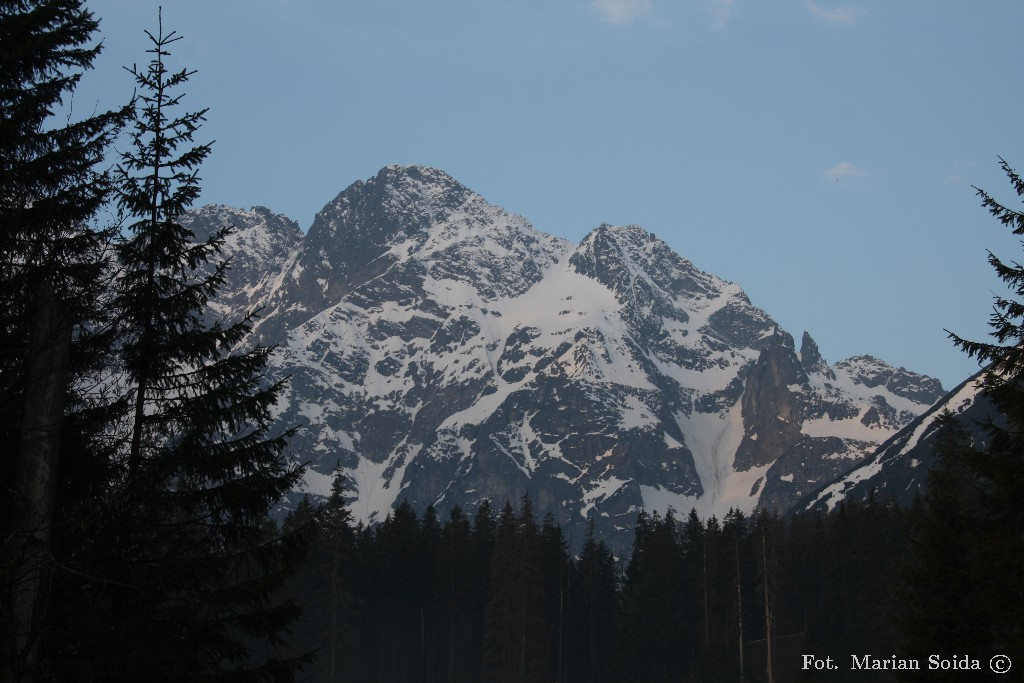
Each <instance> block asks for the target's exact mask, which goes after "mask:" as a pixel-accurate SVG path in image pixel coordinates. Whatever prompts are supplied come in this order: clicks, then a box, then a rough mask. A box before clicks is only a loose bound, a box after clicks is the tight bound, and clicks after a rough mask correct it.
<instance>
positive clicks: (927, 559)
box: [898, 412, 990, 681]
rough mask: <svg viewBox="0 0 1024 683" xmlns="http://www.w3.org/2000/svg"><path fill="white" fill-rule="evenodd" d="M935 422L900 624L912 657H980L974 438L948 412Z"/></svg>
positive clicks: (983, 631)
mask: <svg viewBox="0 0 1024 683" xmlns="http://www.w3.org/2000/svg"><path fill="white" fill-rule="evenodd" d="M937 423H938V430H939V431H938V447H937V456H938V462H937V464H936V465H935V467H934V468H933V469H932V470H931V471H930V472H929V476H928V484H927V488H926V490H925V493H924V495H923V497H922V499H923V506H922V509H921V511H920V512H919V513H918V514H916V515H915V523H914V525H913V528H912V532H913V535H912V536H911V540H910V557H909V558H908V561H907V562H906V564H905V566H904V569H903V576H902V577H901V578H902V582H901V587H900V596H899V597H900V599H901V605H902V609H901V610H900V611H899V613H898V619H899V622H900V629H901V633H902V643H901V647H902V649H903V651H904V653H905V655H906V656H907V657H918V658H924V657H925V656H926V655H927V654H929V653H935V652H947V651H960V650H963V651H969V652H976V653H979V654H981V653H983V652H984V651H985V650H986V649H987V646H988V644H989V643H988V641H989V640H990V635H989V630H990V624H989V620H988V617H987V615H986V614H985V611H984V607H983V604H982V602H981V600H979V586H978V584H977V567H978V563H979V560H981V561H982V562H984V561H985V560H983V559H982V558H979V557H978V550H979V548H977V547H975V546H974V541H975V539H976V534H978V533H979V532H982V529H981V526H980V524H979V519H978V513H979V512H980V510H978V508H977V500H976V495H975V490H976V489H975V487H974V486H972V484H971V474H970V472H969V470H968V469H967V466H966V463H967V460H968V458H969V457H971V449H970V446H969V439H968V436H967V434H966V432H965V431H964V429H963V427H962V426H961V425H960V424H958V422H957V420H956V418H955V417H954V416H953V415H952V414H951V413H949V412H945V413H943V414H942V415H941V416H940V417H939V418H938V420H937ZM958 648H959V649H958ZM958 675H960V674H958V673H957V672H945V674H943V673H942V672H934V671H931V672H929V671H922V672H920V673H919V674H918V675H917V678H916V679H913V678H910V677H908V679H909V680H927V679H933V678H934V679H935V680H950V681H952V680H956V679H957V676H958ZM943 677H944V678H943Z"/></svg>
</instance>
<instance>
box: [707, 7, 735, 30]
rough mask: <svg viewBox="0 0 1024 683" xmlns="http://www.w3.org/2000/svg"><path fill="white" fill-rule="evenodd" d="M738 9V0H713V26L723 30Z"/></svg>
mask: <svg viewBox="0 0 1024 683" xmlns="http://www.w3.org/2000/svg"><path fill="white" fill-rule="evenodd" d="M735 10H736V0H713V2H712V3H711V27H712V28H714V29H715V30H716V31H721V30H722V29H724V28H725V27H726V25H727V24H728V23H729V19H731V18H732V13H733V12H734V11H735Z"/></svg>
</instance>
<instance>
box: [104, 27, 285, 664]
mask: <svg viewBox="0 0 1024 683" xmlns="http://www.w3.org/2000/svg"><path fill="white" fill-rule="evenodd" d="M147 35H148V37H149V41H150V44H151V47H150V49H149V50H148V52H149V54H150V55H151V58H150V61H149V63H148V64H147V65H146V67H145V68H143V69H139V68H137V67H133V68H132V69H130V72H131V74H132V75H133V77H134V79H135V82H136V85H137V88H138V93H139V95H138V99H137V102H138V105H137V112H136V115H135V118H134V122H133V127H132V131H131V145H130V149H129V150H128V151H127V152H125V153H124V154H123V155H122V160H121V163H120V164H119V166H118V167H117V169H116V173H115V176H116V178H115V179H116V183H117V191H118V202H119V205H120V208H121V210H122V212H123V215H124V216H125V218H126V219H127V221H128V226H127V230H128V232H127V234H126V236H125V238H124V239H123V240H122V241H121V242H119V243H118V244H117V245H116V253H117V259H118V268H119V273H118V278H117V280H116V292H115V297H114V303H113V306H114V308H115V310H116V312H117V314H118V316H119V327H118V332H119V345H118V346H117V347H116V349H115V352H114V353H113V354H112V357H111V358H112V360H111V362H112V363H117V364H118V366H117V370H118V371H119V377H120V380H119V387H120V389H121V391H122V396H123V397H124V399H125V400H124V405H125V407H126V409H125V411H124V414H123V417H122V419H121V420H120V422H118V423H117V424H115V425H114V426H113V430H114V433H115V435H116V436H118V437H121V440H120V444H121V449H120V451H119V454H118V460H117V464H118V465H119V467H120V470H119V472H118V475H117V478H116V479H115V480H114V481H112V482H111V487H110V490H111V494H110V498H109V499H108V501H107V504H106V506H105V508H104V513H105V514H106V515H107V518H106V519H107V525H108V528H109V529H110V530H111V532H110V535H111V538H110V541H109V542H110V544H111V545H114V546H115V548H114V551H113V552H111V553H110V555H109V556H108V557H107V558H106V560H105V562H106V565H105V566H103V567H100V568H97V571H98V572H99V573H101V576H102V578H103V580H104V581H106V582H107V583H109V584H111V585H114V586H117V587H118V588H115V589H113V590H109V591H107V592H106V594H109V595H110V596H111V602H110V605H109V612H108V614H107V618H106V620H105V621H103V623H102V624H101V625H100V627H101V628H102V627H106V629H107V634H105V635H103V636H102V638H101V641H100V642H102V645H101V646H100V647H98V648H97V650H96V651H94V652H93V653H92V655H93V656H94V657H95V658H96V662H95V669H96V670H97V671H99V672H102V673H101V675H105V676H109V677H114V676H116V677H118V678H121V679H125V680H141V679H146V680H161V679H164V680H186V679H195V678H200V677H205V678H211V679H212V678H216V677H220V676H223V677H228V678H230V677H232V676H234V677H241V676H251V677H254V678H255V677H258V676H263V677H267V678H273V679H275V680H288V679H290V678H291V677H292V676H293V675H294V672H295V671H296V670H297V668H298V667H299V666H300V665H301V662H302V658H301V657H299V656H297V655H295V654H294V653H293V652H291V651H289V650H287V647H286V644H285V642H284V639H283V630H284V629H285V628H286V627H287V625H288V624H289V623H291V622H292V621H293V620H294V618H295V617H296V615H297V610H296V608H295V606H293V605H291V604H287V603H284V604H278V603H275V602H274V600H273V597H274V595H275V594H276V593H277V591H278V590H279V589H280V588H281V586H282V584H283V581H284V579H285V577H286V576H287V575H288V573H289V572H291V571H294V569H295V567H296V563H297V562H298V561H299V560H300V558H301V557H302V551H303V545H304V540H303V537H302V535H301V534H284V535H280V534H277V535H274V536H272V537H269V538H268V536H267V533H266V532H267V527H266V525H265V520H266V518H267V514H268V512H269V510H270V508H271V507H272V506H273V505H275V504H276V503H277V502H278V501H279V500H280V499H281V497H282V496H283V494H284V493H285V492H286V491H288V490H290V489H291V488H292V487H293V486H294V484H295V483H296V482H297V481H298V479H299V477H300V476H301V474H302V470H301V468H298V467H295V466H292V465H289V464H287V462H286V461H285V460H284V458H283V455H282V451H283V449H284V447H285V444H286V440H287V437H288V436H289V434H290V430H286V429H279V428H274V427H273V424H272V419H271V412H270V411H271V408H272V406H273V405H274V403H275V402H276V400H277V396H278V394H279V392H280V390H281V385H280V384H268V383H266V381H265V377H264V373H265V369H266V363H267V356H268V354H269V349H266V348H255V349H252V350H249V351H238V350H237V347H238V346H239V345H240V343H241V342H242V341H243V339H244V338H245V335H246V334H247V332H248V331H249V330H250V329H251V317H246V318H244V319H243V320H241V321H238V322H233V323H225V322H221V321H216V322H213V323H208V322H206V321H204V319H203V318H204V315H205V314H206V311H207V304H208V302H209V301H210V299H211V298H213V297H214V296H215V295H216V293H217V290H218V288H219V287H220V286H221V284H222V283H223V281H224V273H225V270H226V268H227V264H226V262H225V261H223V260H218V259H219V254H220V251H221V248H222V245H223V243H224V239H225V236H226V235H227V234H228V232H229V228H228V227H225V228H224V229H223V230H221V231H219V232H218V233H216V234H215V235H213V236H212V237H211V238H210V239H209V240H208V241H207V242H205V243H200V244H196V243H194V242H193V239H194V235H193V234H192V233H191V231H189V230H188V229H186V228H184V227H183V226H182V225H181V224H180V222H179V217H180V216H181V215H182V214H183V213H184V212H185V211H186V210H187V209H188V208H189V206H190V205H191V203H192V201H193V200H195V198H196V197H197V196H198V193H199V185H198V171H197V169H198V166H199V164H200V163H201V162H202V161H203V159H205V158H206V156H207V155H208V154H209V152H210V146H209V145H194V144H193V138H194V136H195V134H196V132H197V131H198V129H199V127H200V125H201V123H202V121H203V116H204V112H193V113H178V112H177V110H178V106H179V104H180V101H181V97H182V94H181V93H180V88H181V87H182V86H184V84H185V83H186V82H187V81H188V79H189V77H190V76H191V75H192V73H193V72H191V71H188V70H187V69H181V70H179V71H174V72H172V71H170V70H169V69H168V64H167V62H168V58H169V56H170V52H169V48H170V46H171V45H172V44H173V43H174V42H176V41H177V40H178V39H179V38H180V37H179V36H178V35H177V34H175V33H174V32H170V33H167V32H165V31H164V28H163V24H162V20H161V22H160V24H159V27H158V30H157V31H156V32H155V33H149V32H147ZM253 642H261V643H263V648H262V652H256V651H254V650H255V648H253V647H251V643H253Z"/></svg>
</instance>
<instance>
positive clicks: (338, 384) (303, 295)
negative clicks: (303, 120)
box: [201, 166, 943, 550]
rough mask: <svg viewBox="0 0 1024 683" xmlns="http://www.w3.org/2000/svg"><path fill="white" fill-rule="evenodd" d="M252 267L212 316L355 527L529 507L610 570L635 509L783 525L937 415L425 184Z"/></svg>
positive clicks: (871, 376)
mask: <svg viewBox="0 0 1024 683" xmlns="http://www.w3.org/2000/svg"><path fill="white" fill-rule="evenodd" d="M201 211H205V209H204V210H201ZM268 213H269V212H268ZM240 215H241V214H240ZM221 218H222V219H224V220H231V218H230V216H228V215H226V214H224V215H222V216H221ZM263 226H264V227H263V229H264V230H266V231H267V232H268V233H275V235H276V232H275V231H281V234H280V235H276V236H273V237H271V236H269V235H268V236H267V237H266V239H264V240H262V242H266V243H275V244H276V243H278V242H281V243H282V244H283V243H291V242H289V240H292V237H288V236H286V234H287V235H291V234H292V233H291V228H290V226H288V225H287V224H285V223H272V222H270V221H267V222H265V223H264V224H263ZM257 242H259V240H257ZM262 242H261V243H262ZM236 248H237V249H239V250H240V252H246V247H245V245H244V244H241V243H239V244H238V245H237V247H236ZM246 253H248V252H246ZM235 258H236V259H239V260H244V259H242V258H241V253H239V254H236V256H235ZM266 262H267V265H268V267H267V272H265V273H264V274H263V276H262V277H260V278H254V277H253V276H252V275H251V274H249V275H244V273H240V274H238V277H237V279H236V274H235V273H234V272H233V271H232V273H231V274H230V276H229V277H230V281H229V283H228V286H227V289H228V292H227V296H226V299H225V300H226V301H228V302H241V301H244V302H246V304H252V303H255V302H259V303H260V304H262V305H264V306H265V308H264V316H263V318H262V319H261V320H260V321H259V323H258V326H257V328H256V330H255V332H254V341H261V342H267V343H276V344H279V345H280V348H279V350H278V352H277V353H276V354H275V355H274V357H273V367H274V372H275V373H276V374H278V375H279V376H285V375H288V376H290V377H291V383H290V386H289V389H288V393H287V396H286V400H285V402H284V403H283V404H282V405H281V406H279V413H280V417H281V418H282V419H283V420H284V421H285V422H289V423H300V424H302V425H304V426H305V428H304V429H303V431H302V434H301V436H300V437H299V438H298V439H297V440H296V443H295V445H294V449H293V452H294V454H295V457H297V458H300V459H302V460H308V461H309V462H310V463H311V465H312V467H311V469H310V472H309V475H308V476H307V480H306V489H307V490H308V491H310V492H313V493H316V494H325V493H327V492H328V490H329V480H330V473H331V471H332V470H333V469H334V467H335V465H336V464H340V466H341V467H342V469H343V470H344V471H345V472H346V474H347V475H348V477H349V480H350V482H351V487H350V489H349V496H350V499H351V503H352V509H353V511H354V513H355V515H356V517H357V518H358V519H360V520H362V521H365V522H370V523H372V522H374V521H380V520H381V519H383V517H384V516H386V515H387V514H388V511H389V510H390V509H391V507H392V506H393V505H394V504H395V503H396V502H398V501H399V500H402V499H407V500H409V501H410V502H411V503H412V504H413V505H415V506H417V507H419V508H423V507H426V506H427V505H434V506H435V507H437V508H438V509H439V512H440V513H442V514H445V513H446V511H447V510H448V509H449V508H450V507H452V506H454V505H456V504H457V505H460V506H463V507H467V506H473V505H475V504H476V503H477V502H478V501H479V500H481V499H482V498H485V497H486V498H491V499H492V500H496V501H499V502H500V501H501V500H503V499H504V498H506V497H508V498H513V499H514V498H518V497H519V496H520V495H522V494H524V493H528V494H529V495H530V496H531V497H532V498H533V500H534V504H535V506H536V507H537V508H538V509H540V510H542V511H545V512H550V513H551V514H552V516H553V517H554V519H555V520H556V521H558V522H560V523H562V524H563V527H565V528H566V530H567V531H568V533H569V534H570V535H573V534H575V537H576V538H577V539H579V538H582V537H583V536H584V533H585V532H584V529H585V526H584V525H585V524H586V520H587V518H588V517H591V516H593V517H594V518H595V520H596V522H597V529H598V532H599V533H600V534H602V535H603V536H604V537H606V538H607V539H608V540H609V541H610V542H611V543H612V544H613V546H614V547H616V548H618V549H620V550H623V549H624V546H625V544H627V543H628V539H629V537H630V535H631V532H632V526H633V523H634V521H635V517H636V514H637V512H638V511H639V510H640V509H642V508H645V509H649V510H659V511H662V512H664V511H665V510H667V509H668V508H670V507H671V508H673V509H675V510H676V511H677V512H679V513H684V514H685V513H686V512H688V511H689V509H690V508H691V507H696V508H697V509H698V511H699V512H700V513H701V514H702V515H709V514H717V515H719V516H721V515H723V514H724V513H725V512H726V511H727V510H728V509H729V507H731V506H734V505H735V506H739V507H741V508H743V509H745V510H748V511H749V510H751V509H753V507H754V506H756V505H763V506H768V507H778V508H780V509H785V508H787V507H788V506H789V505H791V504H792V503H793V502H795V501H796V500H797V499H799V498H800V497H801V496H803V495H805V494H806V493H807V492H809V491H810V490H813V489H814V488H817V487H818V486H820V485H821V483H822V482H825V481H829V480H831V479H834V478H835V477H836V476H838V475H839V474H840V473H842V472H844V471H846V470H848V469H849V468H851V467H853V466H854V465H855V464H857V463H858V462H859V461H861V460H862V459H863V458H865V457H866V456H867V455H868V454H869V453H870V452H871V451H872V450H873V449H874V448H875V447H876V446H877V445H878V444H879V443H880V442H882V441H884V440H885V439H886V438H888V437H889V436H891V435H892V434H893V433H895V432H896V431H897V430H899V429H900V428H901V427H903V426H905V425H906V424H908V423H909V422H910V421H911V420H913V419H914V418H915V417H916V416H917V415H918V414H920V413H921V412H923V411H924V410H925V409H926V408H927V407H928V406H929V405H930V404H931V403H932V402H933V401H934V400H937V399H938V398H939V397H940V396H941V395H942V393H943V392H942V388H941V386H940V385H939V383H938V382H937V381H935V380H933V379H930V378H927V377H923V376H921V375H917V374H914V373H911V372H908V371H906V370H902V369H897V368H892V367H890V366H888V365H886V364H884V363H883V362H881V361H878V360H877V359H873V358H870V357H867V356H863V357H857V358H852V359H849V360H846V361H842V362H840V363H837V364H835V365H834V366H829V365H828V364H827V362H826V361H825V360H824V359H823V358H822V356H821V354H820V352H819V350H818V349H817V346H816V345H815V344H814V341H813V340H812V339H811V338H810V336H809V335H807V334H806V333H805V334H804V337H803V339H802V343H801V348H800V351H799V352H798V351H797V350H796V349H795V346H794V341H793V338H792V336H791V335H789V334H788V333H786V332H785V331H783V330H781V329H779V327H778V325H777V324H776V323H775V322H774V321H773V320H772V319H771V317H770V316H769V315H768V314H767V313H765V312H764V311H762V310H761V309H759V308H757V307H755V306H753V305H752V304H751V302H750V301H749V299H748V298H747V296H746V295H745V294H744V292H743V291H742V289H741V288H740V287H739V286H738V285H736V284H734V283H730V282H726V281H724V280H722V279H720V278H718V277H716V276H714V275H711V274H708V273H705V272H703V271H701V270H699V269H697V268H696V267H695V266H694V265H693V264H692V263H691V262H689V261H687V260H686V259H684V258H682V257H680V256H679V255H678V254H676V253H675V252H673V251H672V250H671V248H669V247H668V245H666V244H665V243H664V242H663V241H661V240H659V239H658V238H657V237H656V236H655V235H653V234H651V233H649V232H647V231H645V230H643V229H642V228H639V227H637V226H626V227H621V226H611V225H602V226H599V227H598V228H596V229H595V230H594V231H592V232H591V233H590V234H589V235H587V236H586V238H585V239H584V240H583V241H582V242H581V243H580V244H579V245H573V244H571V243H569V242H567V241H565V240H562V239H559V238H556V237H552V236H550V235H546V234H544V233H541V232H538V231H536V230H534V229H533V228H532V227H531V226H530V224H529V223H528V222H527V221H526V220H524V219H523V218H521V217H519V216H515V215H513V214H510V213H508V212H506V211H505V210H504V209H501V208H499V207H495V206H492V205H490V204H488V203H487V202H486V201H485V200H484V199H483V198H482V197H480V196H479V195H477V194H475V193H473V192H472V191H470V190H468V189H467V188H466V187H464V186H463V185H461V184H460V183H458V182H457V181H455V180H454V179H453V178H451V177H450V176H448V175H447V174H445V173H443V172H441V171H438V170H436V169H430V168H425V167H419V166H389V167H386V168H385V169H383V170H381V172H380V173H378V174H377V175H376V176H375V177H373V178H371V179H369V180H367V181H365V182H358V183H355V184H353V185H352V186H350V187H349V188H348V189H346V190H345V191H344V192H342V193H341V194H340V195H338V197H336V198H335V199H334V200H332V201H331V202H330V203H328V204H327V205H326V206H325V207H324V208H323V210H321V212H320V213H319V214H317V216H316V218H315V220H314V222H313V225H312V226H311V228H310V230H309V232H308V234H307V235H306V236H305V237H304V238H302V239H301V240H299V241H298V242H297V243H294V244H293V246H292V247H291V249H290V251H289V252H288V253H287V254H285V255H277V256H275V258H274V259H268V260H266ZM243 275H244V276H243ZM232 305H235V304H234V303H232Z"/></svg>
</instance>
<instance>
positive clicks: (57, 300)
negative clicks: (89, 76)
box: [0, 0, 129, 680]
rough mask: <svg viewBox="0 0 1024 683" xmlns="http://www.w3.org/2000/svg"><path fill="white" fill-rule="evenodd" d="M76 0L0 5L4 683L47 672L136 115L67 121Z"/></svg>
mask: <svg viewBox="0 0 1024 683" xmlns="http://www.w3.org/2000/svg"><path fill="white" fill-rule="evenodd" d="M97 26H98V24H97V21H96V20H95V19H94V18H93V16H92V14H91V13H90V12H88V11H87V10H86V9H85V8H84V7H83V4H82V2H81V1H80V0H49V1H42V0H37V1H30V0H20V1H15V0H3V1H0V416H2V417H0V441H2V442H3V443H4V444H5V445H6V446H5V448H4V450H3V456H2V457H0V482H3V483H2V484H0V533H2V535H3V542H2V545H0V548H2V551H0V552H2V554H0V584H2V585H3V589H4V590H3V595H2V596H0V624H3V625H2V626H0V637H2V638H3V645H2V648H3V649H2V650H0V661H2V662H4V664H2V665H0V676H3V677H4V678H5V679H7V680H19V679H21V678H22V677H24V676H34V675H36V673H37V667H38V659H39V644H40V640H41V630H40V628H41V624H42V623H43V621H44V619H45V611H46V609H45V608H46V604H45V602H44V601H43V600H42V598H41V595H42V591H41V588H42V586H43V584H44V583H45V581H46V580H47V576H48V575H49V573H50V571H51V570H52V567H53V565H54V559H53V548H52V538H53V524H54V519H55V514H54V501H55V491H56V483H57V479H58V476H59V471H60V467H61V464H60V451H61V438H62V436H63V432H64V425H65V419H64V418H65V410H66V409H67V407H68V405H69V402H68V400H67V399H68V395H69V393H70V394H71V398H72V401H71V404H74V402H75V395H74V388H75V378H76V376H77V374H78V371H79V370H80V367H76V359H75V353H74V350H75V348H76V340H79V339H81V338H82V337H84V336H86V335H84V334H83V329H85V328H84V326H83V322H84V321H85V319H86V316H87V312H92V311H94V310H95V309H94V308H93V307H92V306H89V305H88V302H90V301H92V300H93V299H94V298H95V294H96V288H97V284H98V281H99V278H100V274H101V273H102V266H103V260H104V259H103V252H102V246H103V244H104V241H105V237H106V235H105V234H104V232H103V231H98V230H95V229H94V228H93V227H92V225H91V223H92V222H93V219H94V217H95V214H96V212H97V211H98V209H99V208H100V207H101V206H102V204H103V202H104V201H105V199H106V197H107V193H108V191H109V179H108V177H107V176H106V174H104V173H102V172H98V171H97V169H96V165H97V164H98V163H99V162H100V161H101V160H102V159H103V156H104V154H105V152H106V150H107V147H108V145H109V143H110V141H111V138H112V136H113V135H114V133H115V132H116V130H117V129H118V127H119V126H120V125H121V124H122V123H123V122H124V121H125V119H126V117H127V116H128V113H129V109H128V108H124V109H122V110H119V111H113V112H106V113H102V114H97V115H93V116H90V117H87V118H84V119H81V120H78V121H72V116H70V115H68V116H67V117H66V118H64V117H61V118H62V119H63V120H61V121H60V122H58V118H57V116H55V115H56V114H58V113H59V112H58V111H57V110H58V108H61V107H62V106H63V107H64V108H65V109H66V111H69V112H70V111H71V107H70V104H71V97H72V95H73V92H74V90H75V88H76V86H77V84H78V82H79V80H80V78H81V76H82V73H83V72H84V71H86V70H88V69H89V68H91V66H92V63H93V61H94V60H95V58H96V56H97V54H98V53H99V50H100V47H99V45H98V44H94V45H91V44H90V42H91V40H92V34H93V33H94V32H95V31H96V29H97Z"/></svg>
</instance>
